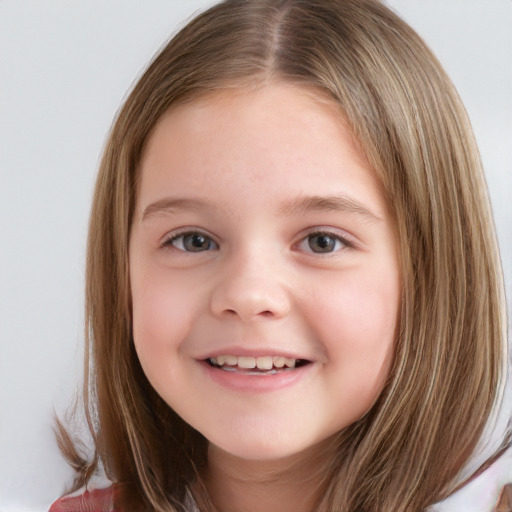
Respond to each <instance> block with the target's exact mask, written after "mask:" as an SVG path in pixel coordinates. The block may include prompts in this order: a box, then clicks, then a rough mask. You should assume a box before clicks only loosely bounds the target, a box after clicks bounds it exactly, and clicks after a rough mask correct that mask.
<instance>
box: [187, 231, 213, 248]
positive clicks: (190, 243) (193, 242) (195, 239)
mask: <svg viewBox="0 0 512 512" xmlns="http://www.w3.org/2000/svg"><path fill="white" fill-rule="evenodd" d="M210 245H211V241H210V240H209V239H208V238H207V237H205V236H203V235H201V234H199V233H191V234H189V235H185V236H184V237H183V246H184V247H185V249H186V250H187V251H191V252H199V251H206V250H208V249H209V248H210Z"/></svg>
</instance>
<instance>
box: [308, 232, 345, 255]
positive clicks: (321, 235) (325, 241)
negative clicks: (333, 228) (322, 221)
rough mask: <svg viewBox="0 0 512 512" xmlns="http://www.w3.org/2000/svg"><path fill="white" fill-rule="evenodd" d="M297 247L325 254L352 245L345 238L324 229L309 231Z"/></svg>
mask: <svg viewBox="0 0 512 512" xmlns="http://www.w3.org/2000/svg"><path fill="white" fill-rule="evenodd" d="M299 247H300V248H301V249H302V250H305V251H306V252H313V253H316V254H326V253H332V252H337V251H341V250H343V249H347V248H349V247H352V244H350V242H349V241H348V240H346V239H345V238H343V237H341V236H339V235H335V234H334V233H329V232H325V231H321V232H315V233H310V234H309V235H308V236H307V237H306V238H304V239H303V240H301V242H300V244H299Z"/></svg>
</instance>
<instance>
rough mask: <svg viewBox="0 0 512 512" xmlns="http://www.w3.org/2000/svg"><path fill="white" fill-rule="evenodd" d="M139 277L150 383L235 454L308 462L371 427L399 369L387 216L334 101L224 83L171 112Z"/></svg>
mask: <svg viewBox="0 0 512 512" xmlns="http://www.w3.org/2000/svg"><path fill="white" fill-rule="evenodd" d="M130 278H131V287H132V298H133V333H134V341H135V347H136V350H137V353H138V356H139V358H140V362H141V364H142V367H143V369H144V372H145V373H146V375H147V377H148V379H149V381H150V382H151V384H152V385H153V386H154V388H155V389H156V391H157V392H158V393H159V394H160V395H161V396H162V398H163V399H164V400H165V401H166V402H167V403H168V404H169V405H170V406H171V407H172V408H173V409H174V410H175V411H176V412H177V413H178V414H179V415H180V416H181V417H182V418H183V419H184V420H185V421H187V422H188V423H189V424H190V425H192V426H193V427H194V428H195V429H197V430H198V431H200V432H201V433H202V434H203V435H204V436H205V437H206V438H207V439H208V440H209V441H210V442H211V443H213V444H214V445H215V446H217V447H218V448H220V449H222V450H224V451H226V452H228V453H230V454H232V455H235V456H238V457H242V458H246V459H254V460H263V459H264V460H270V459H279V458H284V457H287V456H290V455H294V454H299V453H302V452H304V451H305V450H307V448H310V447H312V446H313V445H315V444H317V443H319V442H321V441H323V440H325V439H327V438H328V437H329V436H331V435H332V434H334V433H336V432H338V431H339V430H340V429H342V428H344V427H346V426H348V425H350V424H351V423H353V422H354V421H355V420H357V419H358V418H360V417H361V416H362V415H363V414H364V413H365V412H366V411H367V410H368V409H369V408H370V407H371V405H372V404H373V403H374V401H375V400H376V399H377V397H378V395H379V393H380V392H381V390H382V388H383V385H384V382H385V380H386V377H387V376H388V373H389V369H390V364H391V360H392V355H393V349H394V341H395V337H396V334H395V331H396V322H397V316H398V309H399V301H400V275H399V266H398V261H397V248H396V244H395V238H394V229H393V223H392V220H391V218H390V214H389V213H388V209H387V207H386V203H385V201H384V198H383V195H382V193H381V191H380V189H379V185H378V184H377V182H376V180H375V178H374V176H373V174H372V172H371V170H370V168H369V165H368V163H367V161H366V160H365V158H364V156H363V154H362V153H361V152H360V151H359V149H358V148H357V146H356V144H355V143H354V140H353V138H352V136H351V133H350V131H349V130H348V128H347V125H346V124H345V122H344V120H343V117H342V115H341V113H340V111H339V108H338V107H337V106H336V105H335V104H334V103H332V102H330V101H328V100H326V99H325V98H321V97H320V95H318V94H315V93H314V92H313V91H311V90H308V89H304V88H300V87H298V86H292V85H285V84H274V85H267V86H264V87H261V88H259V89H257V90H244V89H227V90H224V91H221V92H215V93H209V94H207V95H206V96H203V97H201V98H200V99H196V100H193V101H192V102H190V103H187V104H184V105H181V106H178V107H176V108H174V109H172V110H171V111H170V112H168V113H167V114H166V115H165V116H164V117H163V118H162V120H161V121H160V122H159V123H158V125H157V127H156V129H155V131H154V133H153V135H152V136H151V138H150V140H149V142H148V145H147V148H146V150H145V153H144V156H143V159H142V162H141V180H140V183H139V189H138V196H137V207H136V213H135V217H134V220H133V226H132V231H131V242H130ZM294 366H295V367H294ZM162 434H163V435H165V434H164V433H162Z"/></svg>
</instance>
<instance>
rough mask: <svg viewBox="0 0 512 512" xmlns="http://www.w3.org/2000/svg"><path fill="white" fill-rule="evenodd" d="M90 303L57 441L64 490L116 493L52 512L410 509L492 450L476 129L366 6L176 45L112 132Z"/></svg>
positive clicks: (179, 40) (491, 350) (206, 22)
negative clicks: (76, 403) (81, 424)
mask: <svg viewBox="0 0 512 512" xmlns="http://www.w3.org/2000/svg"><path fill="white" fill-rule="evenodd" d="M86 303H87V318H88V331H87V332H88V345H87V350H86V383H85V405H86V411H87V418H88V423H89V428H90V431H91V434H92V436H93V439H94V443H95V456H94V458H93V460H92V461H91V462H86V461H85V460H84V459H83V458H82V457H81V456H80V454H79V452H78V451H77V450H76V449H75V447H74V444H73V442H72V440H71V438H70V437H69V436H68V434H67V433H66V431H65V430H64V429H63V428H62V427H60V444H61V447H62V449H63V451H64V453H65V455H66V456H67V457H68V459H69V460H70V461H71V462H72V464H74V465H75V467H76V468H77V470H78V475H77V479H76V482H75V488H74V490H77V489H79V488H80V487H82V486H83V485H84V484H87V483H88V482H89V481H90V479H91V477H92V475H93V474H94V473H95V472H96V471H97V470H98V469H100V468H103V469H104V471H105V472H106V475H107V476H108V478H109V479H110V480H111V481H113V482H115V484H114V485H113V486H111V487H109V488H107V489H103V490H95V491H91V490H89V491H86V492H85V493H84V494H80V495H79V496H78V497H75V498H69V497H68V498H63V499H61V500H60V501H59V502H57V503H56V504H55V505H54V506H53V507H52V509H51V510H52V511H55V512H56V511H59V510H76V509H77V507H78V506H79V505H78V504H80V506H81V507H82V508H83V509H85V510H97V509H99V508H101V509H105V510H123V511H135V510H159V511H160V510H161V511H194V510H200V511H202V512H203V511H204V512H206V511H221V512H235V511H244V512H257V511H261V510H265V511H279V512H287V511H289V512H292V511H293V512H306V511H308V512H310V511H316V512H320V511H322V512H333V511H339V512H345V511H346V512H354V511H368V512H369V511H408V512H410V511H424V510H427V509H428V508H429V507H430V506H432V505H433V504H434V503H436V502H439V501H441V500H443V499H444V498H446V497H447V496H449V495H450V494H451V493H453V492H454V491H455V490H456V489H457V488H459V487H460V486H463V485H464V484H465V483H466V482H467V481H468V480H469V479H470V478H471V477H472V476H474V475H475V474H476V470H477V469H480V470H483V469H485V468H486V467H487V466H488V465H489V464H490V463H491V462H493V460H495V459H496V458H498V457H499V456H500V455H501V454H502V453H503V451H504V450H505V449H506V447H507V444H508V442H509V437H508V435H507V432H506V431H504V430H505V429H503V428H499V425H498V426H496V421H495V420H496V415H497V413H498V411H499V408H500V404H501V401H502V397H503V390H504V386H505V380H506V360H507V359H506V347H507V345H506V336H505V332H506V318H505V309H506V308H505V299H504V293H503V283H502V278H501V270H500V261H499V255H498V250H497V245H496V239H495V235H494V230H493V223H492V215H491V211H490V207H489V201H488V198H487V192H486V186H485V181H484V177H483V174H482V170H481V165H480V161H479V156H478V152H477V149H476V146H475V143H474V140H473V136H472V134H471V128H470V125H469V121H468V119H467V117H466V114H465V112H464V109H463V107H462V105H461V104H460V100H459V98H458V96H457V94H456V92H455V91H454V89H453V86H452V85H451V83H450V81H449V80H448V78H447V77H446V75H445V74H444V72H443V70H442V69H441V68H440V66H439V64H438V63H437V61H436V60H435V58H434V57H433V56H432V54H431V53H430V52H429V50H428V49H427V48H426V47H425V45H424V43H423V42H422V41H421V40H420V39H419V38H418V36H417V35H416V34H415V33H414V32H413V31H412V30H411V29H410V28H409V27H408V26H407V25H406V24H405V23H404V22H403V21H401V20H400V19H399V18H397V16H396V15H394V14H393V13H392V12H391V11H389V10H388V9H387V8H386V7H384V6H383V5H382V4H381V3H379V2H378V1H376V0H308V1H303V0H302V1H301V0H227V1H225V2H223V3H221V4H219V5H217V6H215V7H213V8H211V9H210V10H208V11H206V12H205V13H203V14H201V15H200V16H198V17H197V18H196V19H195V20H193V21H191V22H190V23H189V24H188V25H187V26H186V27H185V28H184V29H182V30H181V32H180V33H179V34H178V35H177V36H176V37H175V38H174V39H173V40H172V41H171V42H170V43H169V44H168V45H167V46H166V47H165V48H164V49H163V50H162V51H161V52H160V54H159V55H158V56H157V57H156V59H155V60H154V61H153V63H152V64H151V65H150V67H149V68H148V70H147V71H146V72H145V74H144V75H143V76H142V78H141V79H140V80H139V82H138V83H137V85H136V86H135V88H134V90H133V92H132V93H131V95H130V97H129V98H128V99H127V101H126V103H125V105H124V107H123V109H122V110H121V112H120V114H119V116H118V118H117V120H116V122H115V125H114V127H113V130H112V133H111V135H110V139H109V141H108V144H107V147H106V150H105V154H104V157H103V161H102V164H101V169H100V173H99V177H98V181H97V185H96V192H95V198H94V203H93V209H92V216H91V224H90V235H89V250H88V263H87V300H86ZM489 439H492V440H494V441H495V440H496V439H498V442H494V443H491V444H488V445H486V443H487V442H488V440H489ZM490 452H492V457H490V455H491V453H490ZM483 454H485V457H483ZM506 493H507V491H506V490H505V491H504V493H503V496H502V504H501V505H499V506H500V507H501V506H505V505H503V503H505V500H506V499H507V494H506ZM496 498H497V496H496ZM492 499H494V497H492ZM432 510H435V508H432ZM489 510H490V508H489ZM497 510H498V509H497ZM499 510H502V509H499ZM504 510H506V509H504Z"/></svg>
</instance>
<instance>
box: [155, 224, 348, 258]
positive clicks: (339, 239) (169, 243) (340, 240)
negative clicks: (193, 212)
mask: <svg viewBox="0 0 512 512" xmlns="http://www.w3.org/2000/svg"><path fill="white" fill-rule="evenodd" d="M187 235H189V236H192V235H197V236H198V237H202V238H203V239H204V240H205V241H207V242H208V244H209V245H208V247H207V248H206V249H203V250H201V249H200V250H198V251H193V250H192V251H188V250H186V249H185V248H184V245H183V239H184V237H186V236H187ZM315 237H325V238H329V239H331V240H333V241H334V244H335V249H334V250H332V251H325V252H323V251H318V252H315V251H313V250H311V251H309V250H308V251H306V252H310V253H311V254H317V255H322V254H324V255H331V254H333V253H335V252H340V251H345V250H347V249H352V248H354V247H355V244H354V243H353V242H352V241H351V240H349V239H348V238H347V237H345V236H341V235H339V234H338V233H334V232H332V231H329V230H317V231H313V232H311V233H308V234H307V235H306V236H304V237H302V238H301V239H300V240H299V242H297V243H296V244H295V245H294V247H299V248H300V246H301V245H303V244H308V245H309V242H308V241H311V240H312V239H313V238H315ZM180 239H182V243H181V245H182V247H183V248H180V247H177V246H176V245H175V243H176V242H177V241H178V240H180ZM338 244H342V246H343V247H341V248H336V245H338ZM212 245H213V246H214V248H215V249H218V247H219V246H218V244H217V242H215V241H214V240H213V238H212V237H210V236H209V235H207V234H206V233H203V232H202V231H199V230H188V231H182V232H179V233H175V234H172V235H169V236H167V237H166V238H165V239H164V240H163V241H162V243H161V247H162V248H172V249H176V250H178V251H181V252H184V253H194V252H206V251H208V250H212V247H211V246H212ZM309 249H311V246H309Z"/></svg>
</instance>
